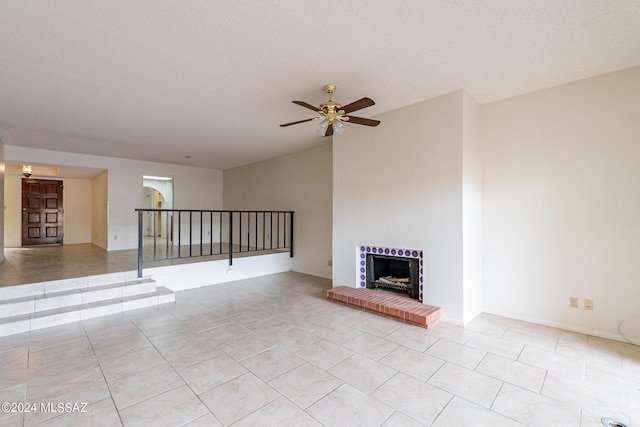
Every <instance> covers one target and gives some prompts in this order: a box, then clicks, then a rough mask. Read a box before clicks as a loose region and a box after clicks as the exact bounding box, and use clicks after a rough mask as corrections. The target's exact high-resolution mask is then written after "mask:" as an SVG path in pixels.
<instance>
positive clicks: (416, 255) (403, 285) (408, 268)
mask: <svg viewBox="0 0 640 427" xmlns="http://www.w3.org/2000/svg"><path fill="white" fill-rule="evenodd" d="M357 257H358V263H357V279H358V281H357V283H358V285H359V286H358V287H361V288H365V287H366V288H370V289H386V290H392V291H396V292H400V293H404V294H405V295H408V296H409V297H411V298H414V299H418V300H420V301H422V299H423V298H422V291H423V269H422V268H423V258H422V251H418V250H415V249H399V248H387V247H379V246H358V247H357Z"/></svg>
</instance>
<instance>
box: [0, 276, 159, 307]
mask: <svg viewBox="0 0 640 427" xmlns="http://www.w3.org/2000/svg"><path fill="white" fill-rule="evenodd" d="M141 280H143V281H144V280H149V277H145V278H142V279H138V277H137V272H135V271H130V272H129V271H128V272H120V273H107V274H98V275H95V276H85V277H77V278H72V279H61V280H53V281H48V282H38V283H29V284H26V285H16V286H4V287H0V301H4V300H9V299H15V298H21V297H27V296H37V295H40V296H42V295H45V294H52V293H57V292H64V291H72V290H76V289H86V288H92V287H96V286H104V285H110V284H112V283H127V284H128V283H136V282H139V281H141Z"/></svg>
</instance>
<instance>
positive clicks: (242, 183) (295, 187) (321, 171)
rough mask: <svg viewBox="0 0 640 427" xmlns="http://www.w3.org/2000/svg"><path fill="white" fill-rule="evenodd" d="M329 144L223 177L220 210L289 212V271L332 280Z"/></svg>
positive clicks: (251, 165)
mask: <svg viewBox="0 0 640 427" xmlns="http://www.w3.org/2000/svg"><path fill="white" fill-rule="evenodd" d="M331 153H332V148H331V144H330V143H327V144H324V145H322V146H320V147H317V148H313V149H310V150H305V151H301V152H298V153H295V154H290V155H286V156H281V157H277V158H274V159H270V160H265V161H262V162H257V163H253V164H250V165H246V166H241V167H237V168H233V169H228V170H225V171H224V208H225V209H249V210H251V209H259V210H293V211H295V219H294V250H295V254H294V257H293V259H292V269H293V270H294V271H299V272H302V273H307V274H311V275H314V276H320V277H327V278H330V277H331V267H329V266H328V261H329V260H330V259H331V191H332V178H331V161H332V160H331V158H332V156H331Z"/></svg>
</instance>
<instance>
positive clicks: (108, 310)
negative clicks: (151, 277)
mask: <svg viewBox="0 0 640 427" xmlns="http://www.w3.org/2000/svg"><path fill="white" fill-rule="evenodd" d="M145 284H146V283H145ZM154 287H155V282H154ZM173 301H175V294H174V293H173V292H172V291H170V290H169V289H167V288H165V287H163V286H158V287H157V288H156V289H154V290H153V292H144V293H139V294H136V295H128V296H123V297H119V298H111V299H106V300H103V301H96V302H89V303H84V304H78V305H71V306H66V307H61V308H55V309H51V310H43V311H38V312H35V313H30V314H22V315H14V316H10V317H5V318H2V319H0V336H7V335H13V334H17V333H21V332H27V331H30V330H36V329H42V328H47V327H50V326H56V325H61V324H64V323H71V322H77V321H79V320H86V319H92V318H95V317H100V316H106V315H108V314H115V313H121V312H123V311H127V310H134V309H137V308H143V307H150V306H154V305H158V304H164V303H168V302H173Z"/></svg>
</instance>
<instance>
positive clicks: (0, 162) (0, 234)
mask: <svg viewBox="0 0 640 427" xmlns="http://www.w3.org/2000/svg"><path fill="white" fill-rule="evenodd" d="M4 169H5V167H4V144H3V143H2V140H0V200H2V202H3V203H2V204H3V209H2V210H1V211H0V262H2V261H3V260H4V207H5V206H6V203H4V179H5V176H4Z"/></svg>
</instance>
